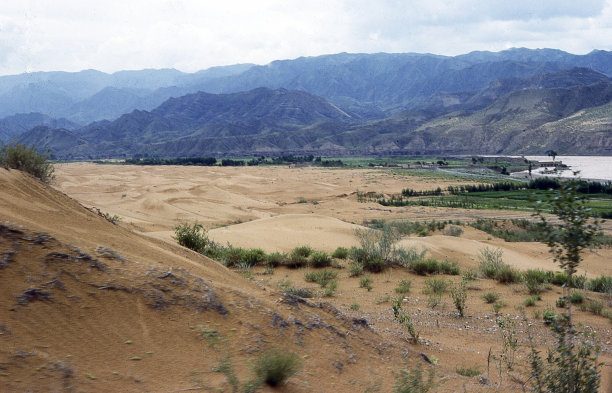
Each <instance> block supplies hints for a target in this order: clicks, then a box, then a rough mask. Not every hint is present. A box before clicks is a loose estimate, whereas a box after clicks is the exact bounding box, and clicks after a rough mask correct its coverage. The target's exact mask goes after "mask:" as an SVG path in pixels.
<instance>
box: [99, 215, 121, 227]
mask: <svg viewBox="0 0 612 393" xmlns="http://www.w3.org/2000/svg"><path fill="white" fill-rule="evenodd" d="M102 217H104V219H106V221H108V222H110V223H111V224H114V225H117V224H118V223H119V221H121V217H119V216H118V215H116V214H115V215H112V216H111V215H110V214H109V213H104V214H102Z"/></svg>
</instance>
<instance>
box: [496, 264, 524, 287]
mask: <svg viewBox="0 0 612 393" xmlns="http://www.w3.org/2000/svg"><path fill="white" fill-rule="evenodd" d="M495 279H496V280H497V281H499V282H500V283H502V284H513V283H517V282H521V273H520V272H519V271H518V270H516V269H513V268H511V267H510V266H508V265H505V266H503V267H502V268H501V269H500V270H498V271H497V274H496V275H495Z"/></svg>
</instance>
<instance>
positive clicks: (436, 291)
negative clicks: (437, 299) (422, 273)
mask: <svg viewBox="0 0 612 393" xmlns="http://www.w3.org/2000/svg"><path fill="white" fill-rule="evenodd" d="M447 290H448V281H446V280H445V279H443V278H429V279H427V280H425V287H424V288H423V293H424V294H426V295H430V294H433V295H443V294H444V293H445V292H446V291H447Z"/></svg>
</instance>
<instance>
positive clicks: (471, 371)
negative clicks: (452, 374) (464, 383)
mask: <svg viewBox="0 0 612 393" xmlns="http://www.w3.org/2000/svg"><path fill="white" fill-rule="evenodd" d="M455 371H456V373H457V374H459V375H461V376H463V377H475V376H477V375H480V370H479V369H478V368H476V367H461V368H458V369H457V370H455Z"/></svg>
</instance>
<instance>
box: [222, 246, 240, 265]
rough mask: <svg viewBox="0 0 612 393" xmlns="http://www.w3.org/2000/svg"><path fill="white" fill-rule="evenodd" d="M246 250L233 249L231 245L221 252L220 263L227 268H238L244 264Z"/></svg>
mask: <svg viewBox="0 0 612 393" xmlns="http://www.w3.org/2000/svg"><path fill="white" fill-rule="evenodd" d="M245 253H246V250H245V249H244V248H241V247H234V246H232V245H231V244H228V246H227V247H226V248H225V249H224V250H223V253H222V255H221V261H222V262H223V264H224V265H225V266H227V267H236V266H240V264H242V263H243V262H244V254H245Z"/></svg>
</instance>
